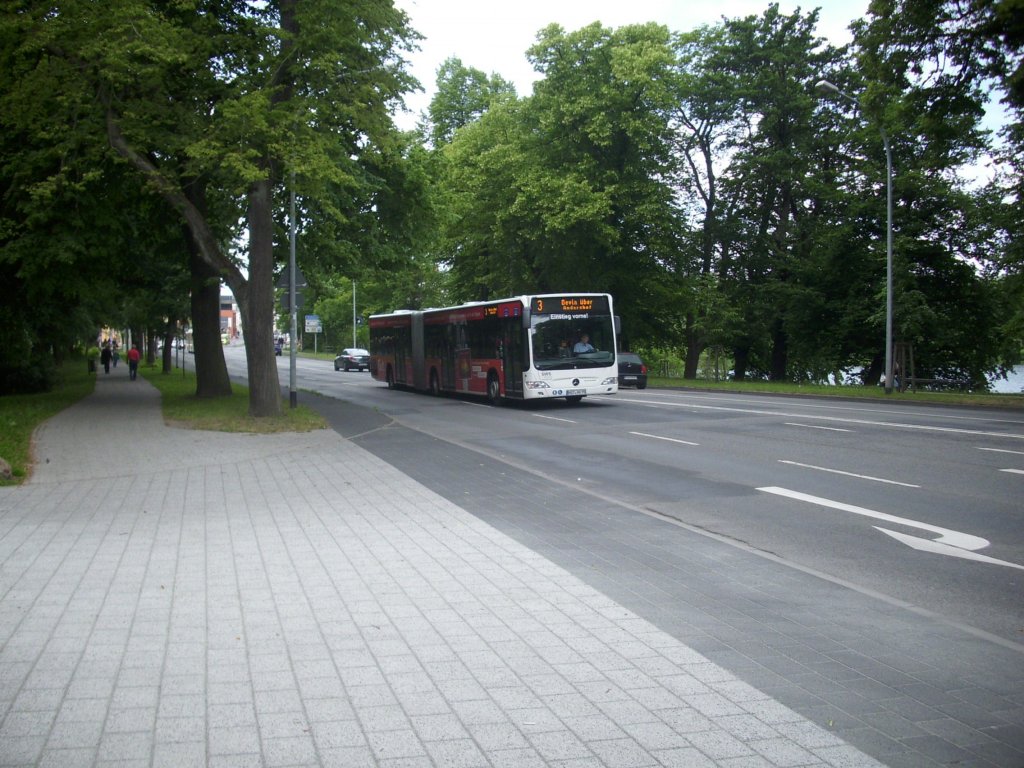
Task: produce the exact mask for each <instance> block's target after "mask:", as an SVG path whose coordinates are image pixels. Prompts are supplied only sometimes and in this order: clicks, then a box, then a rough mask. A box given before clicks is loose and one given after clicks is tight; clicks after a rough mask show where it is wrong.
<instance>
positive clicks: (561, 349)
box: [558, 339, 572, 357]
mask: <svg viewBox="0 0 1024 768" xmlns="http://www.w3.org/2000/svg"><path fill="white" fill-rule="evenodd" d="M558 356H559V357H572V352H570V351H569V340H568V339H562V343H561V344H559V345H558Z"/></svg>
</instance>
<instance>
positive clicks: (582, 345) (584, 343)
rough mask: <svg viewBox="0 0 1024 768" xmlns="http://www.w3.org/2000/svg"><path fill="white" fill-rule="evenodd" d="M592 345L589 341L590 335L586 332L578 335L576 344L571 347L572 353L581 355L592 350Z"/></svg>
mask: <svg viewBox="0 0 1024 768" xmlns="http://www.w3.org/2000/svg"><path fill="white" fill-rule="evenodd" d="M593 351H594V346H593V345H592V344H591V343H590V337H589V336H588V335H587V334H585V333H584V334H583V335H582V336H580V340H579V341H577V342H576V346H574V347H573V348H572V352H573V354H574V355H582V354H585V353H587V352H593Z"/></svg>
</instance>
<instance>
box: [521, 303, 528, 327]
mask: <svg viewBox="0 0 1024 768" xmlns="http://www.w3.org/2000/svg"><path fill="white" fill-rule="evenodd" d="M520 318H521V319H522V321H523V328H525V329H526V330H527V331H528V330H530V308H529V307H523V314H522V315H520Z"/></svg>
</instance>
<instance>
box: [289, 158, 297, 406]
mask: <svg viewBox="0 0 1024 768" xmlns="http://www.w3.org/2000/svg"><path fill="white" fill-rule="evenodd" d="M289 202H290V205H289V212H288V309H289V310H290V314H291V320H290V325H289V328H288V335H289V342H290V343H289V344H288V347H289V349H288V358H289V360H288V362H289V369H288V406H289V407H290V408H295V407H296V406H297V405H298V404H299V389H298V386H297V385H296V381H295V379H296V376H295V357H296V355H297V354H298V352H297V350H296V344H295V339H296V337H297V334H298V309H297V308H296V306H295V272H296V269H295V171H292V183H291V194H290V201H289Z"/></svg>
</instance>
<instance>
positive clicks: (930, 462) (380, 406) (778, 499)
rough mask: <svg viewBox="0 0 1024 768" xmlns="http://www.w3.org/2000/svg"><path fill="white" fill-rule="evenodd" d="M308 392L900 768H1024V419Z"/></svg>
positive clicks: (593, 581) (332, 379)
mask: <svg viewBox="0 0 1024 768" xmlns="http://www.w3.org/2000/svg"><path fill="white" fill-rule="evenodd" d="M227 358H228V366H229V369H230V370H232V372H233V375H235V376H237V377H239V378H241V377H244V351H243V350H242V349H241V348H231V349H229V350H228V352H227ZM288 362H289V361H288V358H287V357H282V358H280V359H279V369H280V371H281V382H282V385H283V388H284V389H285V390H286V391H287V386H288V381H289V375H288V371H289V369H288ZM297 374H298V389H299V394H298V398H299V401H300V402H303V403H306V404H309V405H311V406H313V407H314V408H316V409H317V410H319V411H320V412H321V413H323V414H324V415H325V416H326V417H327V418H328V420H329V422H330V424H331V426H332V427H333V428H334V429H336V430H337V431H338V432H339V433H341V434H343V435H345V436H347V437H349V438H350V439H351V440H353V441H354V442H356V443H357V444H358V445H360V446H361V447H363V448H365V449H366V450H368V451H370V452H372V453H374V454H375V455H377V456H378V457H380V458H383V459H384V460H386V461H388V462H389V463H391V464H392V465H394V466H395V467H397V468H398V469H399V470H401V471H402V472H403V473H405V474H407V475H409V476H411V477H413V478H414V479H416V480H418V481H419V482H420V483H422V484H423V485H425V486H427V487H428V488H430V489H431V490H433V491H435V492H437V493H439V494H441V495H443V496H445V497H446V498H448V499H449V500H451V501H453V502H454V503H456V504H458V505H459V506H460V507H462V508H463V509H465V510H466V511H467V512H470V513H471V514H474V515H476V516H478V517H479V518H480V519H482V520H484V521H486V522H487V523H489V524H490V525H492V526H494V527H495V528H497V529H498V530H500V531H502V532H503V533H505V534H506V535H509V536H511V537H512V538H514V539H516V540H518V541H520V542H521V543H523V544H525V545H526V546H529V547H530V548H531V549H533V550H534V551H536V552H537V553H538V554H541V555H542V556H544V557H546V558H548V559H549V560H551V561H552V562H554V563H556V564H557V565H559V566H561V567H563V568H565V569H566V570H568V571H570V572H571V573H573V574H574V575H576V576H577V577H579V578H581V579H582V580H584V581H585V582H587V583H588V584H590V585H591V586H593V587H594V588H596V589H598V590H600V591H601V592H603V593H604V594H606V595H608V596H609V597H610V598H612V599H613V600H615V601H616V602H617V603H618V604H620V605H622V606H624V607H626V608H628V609H629V610H631V611H633V612H635V613H637V614H638V615H640V616H642V617H643V618H645V619H647V620H649V621H651V622H653V623H654V624H655V625H657V626H658V627H659V628H660V629H662V630H664V631H666V632H668V633H669V634H671V635H673V636H674V637H676V638H677V639H679V640H680V641H682V642H684V643H686V644H687V645H688V646H689V647H691V648H692V649H693V650H695V651H697V652H699V653H701V654H703V655H704V656H706V657H707V658H709V659H710V660H712V661H714V662H716V663H718V664H719V665H721V666H722V667H724V668H725V669H727V670H729V671H730V672H731V673H733V674H735V675H737V676H738V677H740V679H742V680H743V681H745V682H746V683H749V684H750V685H753V686H754V687H755V688H757V689H758V690H760V691H762V692H764V693H765V694H767V695H769V696H771V697H773V698H774V699H775V700H777V701H779V702H780V703H782V704H784V705H786V706H787V707H789V708H791V709H794V710H796V711H797V712H799V713H800V714H801V715H803V716H804V717H807V718H809V719H811V720H812V721H814V722H815V723H817V724H819V725H821V726H822V727H824V728H827V729H828V730H830V731H831V732H834V733H836V734H837V735H838V736H840V737H841V738H843V739H844V740H846V741H848V742H849V743H851V744H853V745H854V746H856V747H858V748H859V749H861V750H863V751H865V752H866V753H868V754H870V755H872V756H873V757H875V758H877V759H878V760H880V761H881V762H883V763H884V764H886V765H888V766H892V767H893V768H898V767H899V766H913V768H934V767H936V766H947V765H973V766H978V768H983V767H984V768H1024V590H1022V589H1021V584H1022V579H1024V569H1022V568H1021V565H1022V564H1024V526H1022V524H1021V523H1022V517H1024V505H1022V504H1021V501H1020V499H1021V498H1022V494H1021V490H1022V487H1024V474H1021V470H1022V469H1024V415H1022V414H1020V413H1017V412H1006V413H994V412H991V411H980V410H974V409H951V408H935V407H914V406H908V405H906V404H892V403H886V402H884V401H882V402H872V403H863V402H852V401H841V400H827V401H823V400H814V399H808V398H783V397H769V396H740V395H728V394H720V393H701V392H683V391H668V390H654V389H648V390H646V391H643V392H637V391H632V390H625V391H622V392H620V393H619V394H617V395H615V396H609V397H601V398H588V399H586V400H584V401H583V402H582V403H581V404H579V405H576V406H570V405H568V404H567V403H564V402H563V401H554V402H548V403H541V404H537V405H533V406H525V405H506V406H505V407H498V408H495V407H491V406H488V405H486V404H483V403H481V402H478V401H476V400H469V399H462V398H448V397H442V398H432V397H429V396H427V395H422V394H416V393H410V392H402V391H393V390H388V389H387V388H386V387H385V386H384V385H381V384H379V383H377V382H375V381H373V380H372V379H371V378H370V376H369V374H368V373H366V372H355V371H353V372H349V373H346V372H335V371H334V370H333V366H331V364H330V363H326V362H322V361H311V360H301V359H300V360H299V361H298V365H297ZM314 393H323V394H322V395H319V394H314ZM379 492H380V493H381V494H384V495H386V494H387V492H388V490H387V489H386V488H381V489H379Z"/></svg>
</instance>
